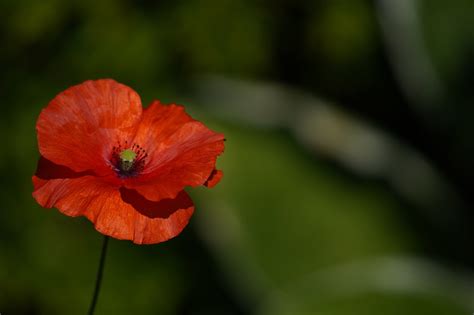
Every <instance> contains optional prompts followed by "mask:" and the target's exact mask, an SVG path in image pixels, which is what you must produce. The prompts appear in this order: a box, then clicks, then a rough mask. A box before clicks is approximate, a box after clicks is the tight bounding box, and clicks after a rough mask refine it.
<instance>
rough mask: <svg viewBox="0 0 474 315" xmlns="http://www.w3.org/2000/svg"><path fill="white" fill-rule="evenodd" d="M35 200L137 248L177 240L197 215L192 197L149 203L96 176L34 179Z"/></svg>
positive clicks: (133, 192)
mask: <svg viewBox="0 0 474 315" xmlns="http://www.w3.org/2000/svg"><path fill="white" fill-rule="evenodd" d="M33 184H34V186H35V191H34V192H33V197H34V198H35V199H36V201H37V202H38V203H39V204H40V205H41V206H43V207H46V208H51V207H56V208H58V209H59V211H61V212H62V213H64V214H66V215H69V216H81V215H83V216H86V217H87V218H88V219H89V220H90V221H91V222H93V223H94V225H95V228H96V230H97V231H99V232H101V233H103V234H105V235H109V236H111V237H114V238H117V239H124V240H131V241H133V242H134V243H136V244H155V243H160V242H164V241H166V240H168V239H170V238H173V237H175V236H177V235H178V234H179V233H181V231H182V230H183V229H184V227H185V226H186V225H187V224H188V221H189V219H190V217H191V216H192V214H193V212H194V206H193V203H192V201H191V199H190V198H189V196H188V195H187V194H186V193H185V192H184V191H182V192H180V193H179V194H178V195H177V196H176V198H174V199H165V200H163V201H160V202H152V201H149V200H146V199H145V198H144V197H142V196H141V195H139V194H138V193H137V192H136V191H132V190H127V189H124V188H122V189H118V188H117V187H114V186H112V185H109V184H107V183H104V182H101V181H100V180H98V178H97V177H94V176H83V177H78V178H64V179H50V180H45V179H41V178H39V177H37V176H34V177H33Z"/></svg>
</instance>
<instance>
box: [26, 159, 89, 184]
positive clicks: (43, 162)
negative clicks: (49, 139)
mask: <svg viewBox="0 0 474 315" xmlns="http://www.w3.org/2000/svg"><path fill="white" fill-rule="evenodd" d="M35 175H36V176H37V177H38V178H41V179H58V178H78V177H82V176H87V175H92V176H93V175H94V172H92V171H84V172H75V171H73V170H72V169H70V168H69V167H66V166H63V165H59V164H56V163H53V162H51V161H50V160H48V159H46V158H44V157H42V156H41V157H40V159H39V160H38V166H37V167H36V173H35Z"/></svg>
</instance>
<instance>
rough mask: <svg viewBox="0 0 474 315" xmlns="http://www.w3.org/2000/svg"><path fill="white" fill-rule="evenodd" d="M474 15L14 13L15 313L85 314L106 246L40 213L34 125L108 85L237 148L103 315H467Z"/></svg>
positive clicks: (2, 53)
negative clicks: (87, 85)
mask: <svg viewBox="0 0 474 315" xmlns="http://www.w3.org/2000/svg"><path fill="white" fill-rule="evenodd" d="M473 16H474V2H473V1H472V0H455V1H450V2H447V1H442V0H417V1H414V0H380V1H365V0H345V1H344V0H332V1H322V0H311V1H303V0H275V1H261V0H257V1H254V0H240V1H233V0H220V1H219V0H201V1H197V0H187V1H182V0H175V1H170V0H166V1H150V0H149V1H147V0H140V1H125V0H121V1H118V0H103V1H91V0H82V1H61V0H43V1H33V0H25V1H13V0H1V1H0V43H1V44H0V45H1V46H0V47H1V50H0V66H1V71H0V108H1V116H0V133H1V135H2V137H1V139H2V144H1V149H0V171H1V182H0V198H1V200H2V202H1V206H0V313H1V314H3V315H10V314H12V315H13V314H48V315H54V314H73V315H74V314H85V313H86V311H87V308H88V305H89V302H90V299H91V295H92V291H93V285H94V280H95V275H96V269H97V265H98V260H99V252H100V247H101V241H102V235H100V234H99V233H97V232H96V231H95V230H94V229H93V226H92V225H91V224H90V223H89V222H88V221H87V220H86V219H83V218H80V219H72V218H69V217H66V216H64V215H62V214H60V213H59V212H58V211H56V210H45V209H42V208H41V207H39V206H38V205H37V204H36V203H35V202H34V200H33V199H32V197H31V192H32V184H31V175H32V174H33V172H34V170H35V167H36V161H37V158H38V151H37V145H36V134H35V122H36V118H37V116H38V114H39V112H40V110H41V109H42V108H43V107H44V106H46V105H47V103H48V101H49V100H51V99H52V98H53V97H54V96H55V95H56V94H57V93H59V92H60V91H62V90H64V89H66V88H67V87H69V86H71V85H73V84H77V83H80V82H82V81H85V80H87V79H97V78H109V77H110V78H114V79H116V80H118V81H119V82H122V83H124V84H126V85H129V86H131V87H132V88H134V89H135V90H136V91H137V92H138V93H139V94H140V95H141V96H142V100H143V103H144V104H148V103H149V102H150V101H151V100H153V99H160V100H161V101H163V102H165V103H171V102H174V103H181V104H185V105H186V106H187V108H188V111H189V112H190V113H192V115H193V116H195V117H196V118H198V119H200V120H202V121H204V122H205V123H206V124H208V125H209V126H211V127H212V128H213V129H215V130H218V131H221V132H224V133H225V134H226V138H227V142H226V151H225V154H224V155H223V156H221V158H220V160H219V162H218V166H219V168H221V169H223V170H224V172H225V176H224V178H223V180H222V182H221V183H220V184H219V185H218V186H217V187H216V188H214V189H212V190H207V189H194V190H192V191H191V194H192V196H193V199H194V200H195V202H196V214H195V216H194V217H193V218H192V221H191V223H190V226H189V227H188V228H187V229H185V231H184V232H183V233H182V234H181V235H180V236H179V237H177V238H176V239H173V240H171V241H169V242H166V243H163V244H159V245H153V246H137V245H133V244H132V243H130V242H126V241H118V240H112V241H111V242H110V246H109V253H108V257H107V265H106V270H105V276H104V282H103V288H102V292H101V295H100V299H99V304H98V307H97V310H96V314H160V315H166V314H170V315H171V314H179V315H186V314H232V315H233V314H255V315H307V314H308V315H309V314H316V315H339V314H341V315H343V314H344V315H347V314H369V315H370V314H414V315H415V314H416V315H419V314H430V315H438V314H447V315H448V314H449V315H452V314H471V313H472V312H473V311H474V277H473V269H474V252H473V246H472V244H473V241H474V215H473V212H472V204H473V203H474V188H473V185H472V178H473V176H474V164H473V162H472V161H473V159H474V141H473V140H472V135H473V134H474V124H473V123H472V121H473V119H474V106H473V105H474V89H473V86H472V83H473V82H474V61H473V60H474V23H472V17H473Z"/></svg>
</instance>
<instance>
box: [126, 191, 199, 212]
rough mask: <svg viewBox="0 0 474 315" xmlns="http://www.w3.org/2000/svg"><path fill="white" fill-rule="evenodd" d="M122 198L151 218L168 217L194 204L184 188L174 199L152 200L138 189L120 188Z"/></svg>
mask: <svg viewBox="0 0 474 315" xmlns="http://www.w3.org/2000/svg"><path fill="white" fill-rule="evenodd" d="M120 195H121V197H122V200H123V201H124V202H126V203H128V204H130V205H131V206H133V207H134V208H135V209H136V210H137V211H138V212H140V213H141V214H143V215H145V216H147V217H149V218H162V219H166V218H168V217H169V216H170V215H172V214H173V213H174V212H176V211H178V210H180V209H188V208H190V207H192V206H193V201H192V200H191V198H190V197H189V196H188V194H187V193H186V192H185V191H184V190H182V191H181V192H180V193H178V195H177V196H176V197H175V198H174V199H172V198H167V199H162V200H160V201H150V200H148V199H146V198H145V197H143V196H142V195H140V194H139V193H138V192H137V191H136V190H133V189H127V188H124V187H122V188H120Z"/></svg>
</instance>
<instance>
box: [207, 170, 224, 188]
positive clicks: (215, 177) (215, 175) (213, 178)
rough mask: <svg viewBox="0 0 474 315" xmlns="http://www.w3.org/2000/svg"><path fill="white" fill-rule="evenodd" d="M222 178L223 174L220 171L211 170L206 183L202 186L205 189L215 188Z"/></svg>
mask: <svg viewBox="0 0 474 315" xmlns="http://www.w3.org/2000/svg"><path fill="white" fill-rule="evenodd" d="M222 176H224V172H222V171H221V170H213V171H212V173H211V175H210V176H209V178H208V179H207V181H206V182H205V183H204V186H206V187H207V188H212V187H214V186H216V185H217V184H218V183H219V182H220V181H221V179H222Z"/></svg>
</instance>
